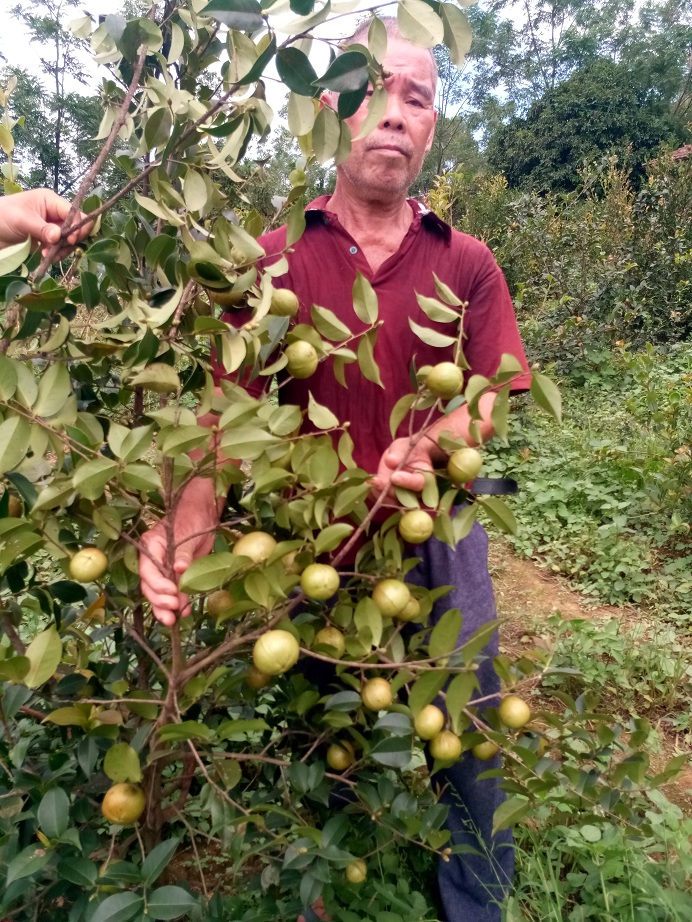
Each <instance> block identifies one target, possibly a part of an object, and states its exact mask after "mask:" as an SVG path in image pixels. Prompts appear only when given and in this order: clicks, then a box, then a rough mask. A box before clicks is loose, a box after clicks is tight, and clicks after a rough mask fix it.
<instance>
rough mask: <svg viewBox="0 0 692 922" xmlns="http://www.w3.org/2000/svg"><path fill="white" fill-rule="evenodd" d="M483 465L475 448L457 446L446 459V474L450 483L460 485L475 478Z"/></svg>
mask: <svg viewBox="0 0 692 922" xmlns="http://www.w3.org/2000/svg"><path fill="white" fill-rule="evenodd" d="M482 467H483V458H482V456H481V454H480V452H478V451H476V449H475V448H458V449H457V450H456V451H454V452H452V454H451V455H450V456H449V461H447V474H448V476H449V479H450V480H451V481H452V483H455V484H457V485H458V486H461V485H463V484H465V483H470V481H472V480H475V479H476V477H478V474H479V473H480V470H481V468H482Z"/></svg>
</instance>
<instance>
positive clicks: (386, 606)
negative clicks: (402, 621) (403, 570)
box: [372, 579, 411, 618]
mask: <svg viewBox="0 0 692 922" xmlns="http://www.w3.org/2000/svg"><path fill="white" fill-rule="evenodd" d="M372 599H373V602H374V603H375V605H377V607H378V608H379V610H380V613H381V614H382V615H384V617H385V618H397V617H398V616H399V615H400V614H401V613H402V612H403V611H404V609H405V608H406V606H407V605H408V603H409V601H410V600H411V591H410V589H409V588H408V586H407V585H406V583H402V581H401V580H400V579H383V580H382V582H381V583H378V584H377V585H376V586H375V589H374V590H373V593H372Z"/></svg>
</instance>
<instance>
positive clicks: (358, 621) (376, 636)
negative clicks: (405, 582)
mask: <svg viewBox="0 0 692 922" xmlns="http://www.w3.org/2000/svg"><path fill="white" fill-rule="evenodd" d="M353 623H354V624H355V626H356V630H357V631H358V638H359V640H361V641H362V642H363V643H365V644H366V645H371V646H373V647H379V645H380V641H381V640H382V631H383V621H382V613H381V612H380V610H379V608H378V607H377V605H376V604H375V603H374V602H373V600H372V599H371V598H370V597H369V596H366V597H365V598H364V599H361V600H360V602H358V604H357V605H356V611H355V614H354V616H353Z"/></svg>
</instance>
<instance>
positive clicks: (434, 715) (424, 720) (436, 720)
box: [413, 704, 445, 740]
mask: <svg viewBox="0 0 692 922" xmlns="http://www.w3.org/2000/svg"><path fill="white" fill-rule="evenodd" d="M444 725H445V715H444V712H443V711H441V710H440V709H439V708H438V707H437V706H436V705H434V704H428V705H427V706H426V707H424V708H422V709H421V710H420V711H419V712H418V713H417V714H416V716H415V717H414V718H413V728H414V730H415V731H416V733H417V734H418V736H420V738H421V739H422V740H431V739H433V737H435V736H437V734H438V733H440V731H441V730H442V728H443V727H444Z"/></svg>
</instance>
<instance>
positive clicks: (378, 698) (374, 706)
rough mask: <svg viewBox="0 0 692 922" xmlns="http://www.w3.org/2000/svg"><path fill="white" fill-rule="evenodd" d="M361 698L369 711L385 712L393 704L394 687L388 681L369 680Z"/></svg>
mask: <svg viewBox="0 0 692 922" xmlns="http://www.w3.org/2000/svg"><path fill="white" fill-rule="evenodd" d="M360 697H361V698H362V699H363V704H364V705H365V707H366V708H367V709H368V710H369V711H383V710H384V709H385V708H388V707H389V705H390V704H391V703H392V686H391V685H390V684H389V682H388V681H387V680H386V679H379V678H378V679H369V680H368V681H367V682H366V683H365V685H364V686H363V688H362V690H361V693H360Z"/></svg>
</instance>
